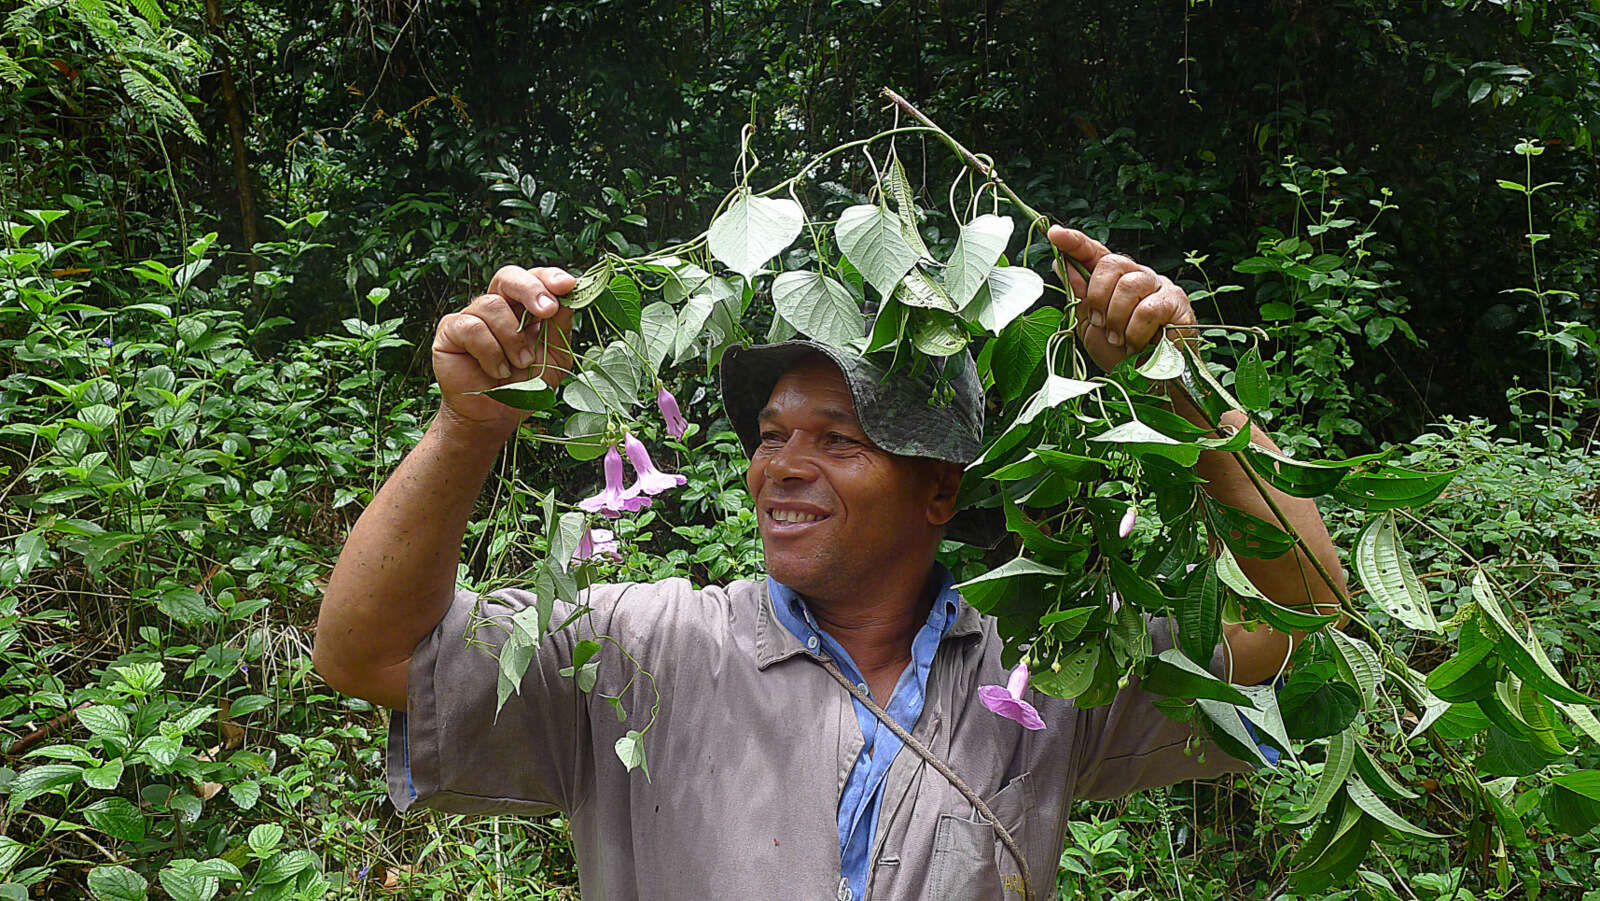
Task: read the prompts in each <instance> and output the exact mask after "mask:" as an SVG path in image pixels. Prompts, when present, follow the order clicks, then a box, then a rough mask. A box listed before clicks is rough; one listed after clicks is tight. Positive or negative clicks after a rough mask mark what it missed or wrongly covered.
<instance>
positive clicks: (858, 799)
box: [767, 564, 961, 898]
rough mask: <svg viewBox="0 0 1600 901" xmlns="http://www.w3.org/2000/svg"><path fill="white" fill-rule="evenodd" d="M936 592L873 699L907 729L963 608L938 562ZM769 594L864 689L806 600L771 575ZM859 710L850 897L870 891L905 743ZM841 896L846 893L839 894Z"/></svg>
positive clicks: (848, 799) (847, 801)
mask: <svg viewBox="0 0 1600 901" xmlns="http://www.w3.org/2000/svg"><path fill="white" fill-rule="evenodd" d="M933 579H934V585H935V590H936V591H937V594H936V595H935V597H934V602H933V609H932V610H930V611H929V612H928V621H927V622H926V623H924V624H923V626H922V628H920V629H918V630H917V634H916V637H915V638H913V639H912V641H911V665H910V666H908V667H906V668H905V669H904V670H903V671H901V673H900V680H899V682H897V683H896V684H895V687H894V693H893V695H892V696H891V697H890V698H889V702H888V703H887V704H885V703H884V701H883V699H882V698H874V699H873V700H875V701H877V702H878V704H879V706H881V707H883V708H884V712H886V713H888V714H889V716H890V717H891V718H892V719H893V720H894V721H895V722H896V723H898V724H900V725H901V726H902V727H904V728H905V730H906V731H907V732H910V731H911V730H912V728H913V727H915V726H916V723H917V719H918V717H920V716H922V702H923V699H924V698H925V697H926V696H927V689H928V671H929V670H931V669H932V668H933V655H934V652H935V651H937V650H938V649H939V642H940V640H942V639H943V638H944V634H945V632H946V631H948V630H949V628H950V624H951V623H953V622H955V618H956V611H957V610H958V609H959V607H960V598H961V596H960V594H959V593H958V592H956V590H955V589H954V588H952V587H951V585H952V584H953V583H954V581H955V580H954V579H953V578H952V577H951V575H950V571H949V570H947V569H945V568H944V567H943V566H941V565H937V564H936V565H935V569H934V573H933ZM767 592H768V594H769V596H770V597H771V598H772V609H773V612H774V613H775V614H777V617H778V621H779V622H781V623H783V625H784V628H786V629H788V630H789V631H790V632H792V633H794V636H795V637H796V638H798V639H800V640H801V641H802V642H804V643H805V644H806V647H808V648H810V649H811V650H812V651H813V652H819V651H820V653H823V654H826V655H827V656H829V657H831V658H833V660H834V662H836V663H837V664H838V665H839V669H840V670H841V671H842V672H843V673H844V674H845V676H846V678H848V679H850V680H851V681H852V682H855V683H856V684H857V685H859V686H861V687H862V688H863V689H864V688H866V680H865V679H863V678H862V676H861V671H860V670H859V669H858V668H857V667H856V664H855V661H854V660H851V659H850V655H849V654H848V653H846V652H845V649H844V648H843V647H841V646H840V645H839V643H838V642H837V641H834V640H833V636H831V635H829V634H828V633H827V632H825V631H823V630H822V629H819V628H818V627H817V624H816V620H815V619H813V618H812V616H811V611H810V610H808V609H806V604H805V600H804V599H803V598H801V597H800V595H799V594H797V593H796V592H795V591H794V590H793V589H791V588H789V587H788V586H787V585H784V584H783V583H781V582H778V581H776V580H774V579H772V578H771V577H768V578H767ZM851 705H852V706H853V707H854V708H855V713H856V723H857V724H858V725H859V726H860V727H861V737H862V740H863V744H862V746H861V753H860V754H859V755H858V756H857V757H856V762H855V764H854V765H853V766H852V767H851V769H850V776H849V778H848V779H846V780H845V784H844V791H843V792H842V793H841V794H840V796H839V860H840V878H841V879H842V880H843V881H844V882H845V883H846V884H847V885H848V887H849V890H850V895H849V897H850V898H861V897H863V896H864V895H865V894H866V887H867V873H868V870H869V869H870V867H871V863H872V840H873V836H874V835H875V834H876V833H877V831H878V809H879V807H880V802H881V801H882V799H883V786H884V777H885V776H886V775H888V772H889V765H890V764H892V763H893V762H894V758H895V755H896V754H898V753H899V752H900V748H901V746H902V742H901V741H900V739H899V738H898V737H896V736H895V734H894V733H893V732H890V731H889V728H888V727H887V726H885V725H883V724H882V723H881V722H879V721H878V718H877V717H876V716H874V715H873V714H872V711H870V710H868V709H867V708H866V706H865V705H863V704H862V703H861V702H860V701H857V700H855V699H854V698H852V699H851ZM840 897H844V893H843V892H842V891H841V892H840Z"/></svg>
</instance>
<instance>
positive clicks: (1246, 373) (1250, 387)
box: [1233, 347, 1272, 410]
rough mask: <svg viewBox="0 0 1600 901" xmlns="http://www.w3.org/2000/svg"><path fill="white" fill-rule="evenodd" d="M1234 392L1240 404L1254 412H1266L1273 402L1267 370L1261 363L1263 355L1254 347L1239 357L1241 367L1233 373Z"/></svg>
mask: <svg viewBox="0 0 1600 901" xmlns="http://www.w3.org/2000/svg"><path fill="white" fill-rule="evenodd" d="M1233 390H1234V391H1235V392H1236V393H1237V394H1238V396H1239V403H1241V404H1244V405H1245V406H1246V407H1248V408H1250V409H1252V410H1265V409H1266V408H1267V405H1268V404H1269V403H1271V401H1272V385H1271V383H1270V382H1268V381H1267V368H1266V366H1264V365H1263V364H1262V362H1261V353H1260V351H1257V350H1256V349H1255V348H1254V347H1252V348H1250V349H1249V350H1247V351H1245V352H1244V354H1243V355H1241V356H1240V357H1239V366H1238V368H1237V369H1235V370H1234V373H1233Z"/></svg>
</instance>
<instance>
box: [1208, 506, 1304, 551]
mask: <svg viewBox="0 0 1600 901" xmlns="http://www.w3.org/2000/svg"><path fill="white" fill-rule="evenodd" d="M1204 502H1205V508H1206V516H1207V519H1208V521H1209V522H1210V524H1211V526H1212V528H1213V530H1214V531H1215V533H1216V535H1217V537H1219V538H1221V539H1222V542H1223V544H1226V545H1227V546H1228V550H1230V551H1233V552H1234V553H1235V554H1237V555H1239V556H1241V557H1256V558H1259V559H1262V560H1271V559H1274V558H1276V557H1281V556H1283V555H1284V554H1286V553H1288V552H1289V549H1290V548H1292V547H1294V539H1293V538H1291V537H1290V536H1289V534H1288V533H1287V532H1285V531H1283V530H1282V529H1280V528H1278V527H1277V526H1275V525H1273V524H1272V523H1269V522H1267V521H1266V520H1264V519H1261V518H1259V517H1256V516H1252V515H1251V514H1249V513H1246V512H1244V511H1243V510H1237V509H1234V508H1233V507H1229V506H1227V505H1225V504H1221V503H1218V502H1217V501H1215V500H1212V499H1211V498H1210V497H1209V496H1207V497H1206V498H1205V499H1204Z"/></svg>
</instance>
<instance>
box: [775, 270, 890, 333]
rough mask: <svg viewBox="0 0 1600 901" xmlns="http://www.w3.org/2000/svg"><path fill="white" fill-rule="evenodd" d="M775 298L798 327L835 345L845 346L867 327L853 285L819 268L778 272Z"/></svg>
mask: <svg viewBox="0 0 1600 901" xmlns="http://www.w3.org/2000/svg"><path fill="white" fill-rule="evenodd" d="M772 302H773V304H774V305H775V306H776V307H777V308H778V313H779V314H780V315H782V316H783V318H784V319H786V320H788V322H789V323H790V324H791V325H793V326H794V327H795V328H797V329H799V330H800V331H802V332H804V333H805V334H806V335H808V336H810V337H811V338H813V339H815V340H817V341H821V342H822V343H824V344H831V345H833V346H834V347H843V346H844V345H846V344H847V343H849V342H850V341H852V340H854V339H856V338H859V337H861V336H862V335H863V334H864V333H865V332H866V329H867V321H866V318H865V317H863V316H862V315H861V308H860V307H859V306H857V305H856V299H855V297H854V296H853V295H851V293H850V289H848V288H846V287H845V286H844V285H841V284H839V283H838V282H836V281H834V280H833V279H831V278H829V277H827V276H826V275H823V274H822V273H820V272H785V273H783V274H782V275H779V276H778V277H777V278H776V279H774V280H773V282H772Z"/></svg>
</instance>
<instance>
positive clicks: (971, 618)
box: [756, 563, 983, 669]
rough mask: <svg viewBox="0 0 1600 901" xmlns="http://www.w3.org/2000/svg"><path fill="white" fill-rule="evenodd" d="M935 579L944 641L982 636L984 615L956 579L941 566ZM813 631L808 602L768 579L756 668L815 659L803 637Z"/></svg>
mask: <svg viewBox="0 0 1600 901" xmlns="http://www.w3.org/2000/svg"><path fill="white" fill-rule="evenodd" d="M934 578H935V579H936V580H937V584H938V595H937V596H936V597H935V598H934V603H933V609H932V610H930V611H929V613H928V621H929V623H930V624H936V626H937V627H938V628H939V631H940V633H941V640H943V639H944V638H955V637H957V636H963V635H977V634H979V633H981V632H982V631H983V623H982V615H981V614H979V613H978V611H977V610H974V609H973V607H972V605H971V604H968V603H967V601H966V599H965V598H963V597H962V596H961V593H960V592H959V591H957V590H956V589H955V577H954V576H952V575H951V574H950V570H948V569H946V568H945V566H944V564H942V563H935V564H934ZM812 632H813V629H812V625H811V622H810V616H809V615H808V612H807V610H806V606H805V600H804V599H803V598H801V597H800V594H799V593H798V592H796V591H795V590H794V589H792V588H790V587H789V586H787V585H785V584H783V583H782V582H779V581H778V580H776V579H774V578H772V577H771V576H768V577H767V580H766V591H764V592H763V593H762V604H761V613H760V618H759V619H758V620H757V622H756V667H757V668H758V669H766V668H767V667H768V666H770V665H772V664H774V663H777V662H778V661H780V660H785V659H788V658H789V657H793V656H794V655H796V654H811V655H813V656H815V655H816V654H817V653H818V651H819V648H816V647H808V646H807V645H806V640H807V639H806V638H802V637H801V636H807V637H809V636H810V635H811V634H812Z"/></svg>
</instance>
